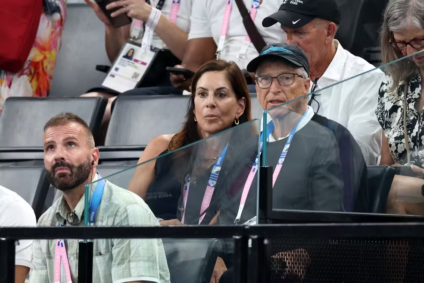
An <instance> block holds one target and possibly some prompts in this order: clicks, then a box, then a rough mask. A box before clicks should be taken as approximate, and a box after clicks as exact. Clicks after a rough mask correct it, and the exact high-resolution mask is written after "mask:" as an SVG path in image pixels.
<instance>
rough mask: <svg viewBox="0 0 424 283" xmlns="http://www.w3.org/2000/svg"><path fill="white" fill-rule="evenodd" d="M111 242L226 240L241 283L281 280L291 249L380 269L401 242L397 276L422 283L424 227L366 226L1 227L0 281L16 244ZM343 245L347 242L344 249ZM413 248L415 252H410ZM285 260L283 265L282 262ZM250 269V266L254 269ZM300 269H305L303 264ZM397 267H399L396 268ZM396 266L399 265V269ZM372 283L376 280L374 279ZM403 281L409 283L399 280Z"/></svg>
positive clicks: (82, 267) (8, 274)
mask: <svg viewBox="0 0 424 283" xmlns="http://www.w3.org/2000/svg"><path fill="white" fill-rule="evenodd" d="M112 238H113V239H119V238H127V239H128V238H131V239H143V238H144V239H146V238H150V239H152V238H161V239H165V238H174V239H183V238H184V239H200V238H218V239H225V238H226V239H228V238H231V239H233V240H234V268H233V270H234V282H240V283H246V282H252V283H253V282H255V283H256V282H280V281H281V278H283V277H284V276H285V275H279V274H277V273H276V270H279V272H280V273H281V270H283V271H284V272H286V270H288V267H287V266H285V267H284V268H282V269H281V268H280V267H278V268H276V267H275V265H276V264H277V265H278V264H280V263H281V261H277V259H276V257H275V254H276V253H280V252H288V253H290V251H291V250H297V249H299V248H300V249H302V248H303V249H306V251H307V252H309V254H310V255H308V257H310V258H309V259H308V260H309V261H310V262H321V261H322V258H321V255H323V249H325V256H326V258H331V257H335V256H336V255H337V256H338V259H339V261H340V260H341V261H343V260H346V261H348V260H349V259H350V258H351V257H352V256H351V255H355V257H354V260H355V262H354V264H356V265H358V266H359V264H360V262H362V263H361V264H362V265H363V264H365V263H366V262H367V266H372V264H374V265H380V264H381V265H384V264H386V263H385V261H382V260H381V259H382V258H384V259H385V258H386V257H387V256H388V254H387V253H388V250H387V249H386V248H385V247H388V246H390V247H391V246H393V243H398V242H399V243H404V244H402V245H403V247H404V248H403V251H401V253H403V254H401V255H400V256H402V258H405V260H406V261H407V263H405V267H404V269H400V271H398V273H402V272H404V273H405V274H406V273H408V274H409V275H408V276H411V275H410V274H411V272H412V273H414V274H415V273H417V274H415V275H414V277H411V278H414V280H419V282H423V281H420V280H421V279H423V280H424V278H423V277H424V272H423V268H424V265H423V263H424V260H423V259H424V224H422V223H393V224H378V223H371V224H287V225H257V226H185V227H63V228H57V227H52V228H0V282H2V283H3V282H5V283H9V282H10V283H12V282H14V262H15V260H14V259H15V241H17V240H21V239H112ZM412 242H413V244H412ZM311 243H314V244H311ZM346 243H349V245H347V244H346ZM352 243H355V245H352ZM370 243H371V244H370ZM296 245H297V246H296ZM377 246H378V249H377V250H375V251H378V252H380V253H381V255H379V256H378V257H376V260H375V261H373V259H372V257H371V258H370V256H369V255H368V257H367V258H363V257H361V253H363V252H364V251H365V250H369V249H370V247H371V248H374V249H375V247H377ZM352 247H354V248H352ZM412 247H413V249H414V251H411V249H412ZM79 249H80V251H79V262H78V270H79V282H83V283H86V282H92V279H91V277H92V276H91V274H92V268H93V245H92V243H91V242H90V241H88V243H85V242H83V241H82V242H81V243H80V246H79ZM340 249H342V250H343V252H342V253H341V252H340V251H339V250H340ZM362 250H363V251H362ZM317 251H318V252H317ZM412 252H414V255H413V256H414V258H413V262H411V259H407V258H408V254H411V255H412ZM371 255H372V254H371ZM296 257H298V255H296V254H294V258H295V259H296ZM397 257H398V258H399V255H397ZM398 258H396V259H395V262H398V261H399V259H398ZM377 259H378V260H377ZM285 260H286V261H287V259H285ZM296 260H297V259H296ZM310 262H309V263H307V265H310V266H314V265H313V264H312V265H311V263H310ZM370 262H371V263H372V264H371V263H370ZM347 263H348V262H346V263H345V264H344V265H346V266H348V265H349V268H350V269H349V270H353V269H352V264H347ZM250 265H253V267H252V266H250ZM303 265H305V264H304V263H303ZM362 265H360V266H359V267H361V269H358V270H357V272H359V273H360V274H362V273H361V270H362V272H363V273H364V274H363V276H371V275H370V274H371V273H370V274H368V273H369V272H365V271H364V270H365V269H364V267H363V266H362ZM273 266H274V267H273ZM389 266H390V265H389ZM396 266H399V264H398V265H396ZM401 266H403V265H402V264H401ZM359 267H358V268H359ZM344 268H345V267H340V270H339V271H338V272H339V273H341V272H342V271H343V272H347V271H346V270H344ZM289 269H290V268H289ZM383 269H384V268H382V270H383ZM384 270H385V269H384ZM374 271H375V268H374ZM406 271H408V272H406ZM284 272H283V273H284ZM305 272H306V271H305ZM331 272H333V271H331ZM334 272H336V271H334ZM375 272H377V271H375ZM379 272H380V271H379ZM381 272H382V271H381ZM402 274H403V273H402ZM420 274H422V276H421V275H420ZM302 276H303V275H302ZM321 276H322V274H321ZM326 276H327V275H326ZM328 276H329V275H328ZM373 276H374V277H373V278H375V276H376V275H375V274H374V275H373ZM399 276H403V275H399ZM405 276H406V275H405ZM284 278H286V277H284ZM358 278H359V277H358ZM367 278H368V277H367ZM290 280H291V279H287V278H286V280H283V281H282V282H298V281H296V280H298V279H296V280H294V279H293V280H292V281H290ZM340 280H342V279H340ZM358 280H359V279H358ZM360 280H362V279H360ZM343 281H346V280H343ZM343 281H339V282H343ZM306 282H308V281H306ZM310 282H314V281H310ZM315 282H324V281H315ZM363 282H365V281H363ZM368 282H370V281H368ZM374 282H380V281H378V280H374ZM386 282H392V281H386ZM393 282H395V281H393ZM402 282H408V281H405V280H403V281H402ZM409 282H413V281H409ZM415 282H418V281H415Z"/></svg>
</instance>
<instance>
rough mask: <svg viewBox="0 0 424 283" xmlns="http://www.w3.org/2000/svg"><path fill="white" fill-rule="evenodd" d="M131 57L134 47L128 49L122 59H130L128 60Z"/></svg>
mask: <svg viewBox="0 0 424 283" xmlns="http://www.w3.org/2000/svg"><path fill="white" fill-rule="evenodd" d="M133 57H134V48H131V49H129V50H128V52H127V54H125V55H124V56H123V58H124V59H127V60H130V61H132V59H133Z"/></svg>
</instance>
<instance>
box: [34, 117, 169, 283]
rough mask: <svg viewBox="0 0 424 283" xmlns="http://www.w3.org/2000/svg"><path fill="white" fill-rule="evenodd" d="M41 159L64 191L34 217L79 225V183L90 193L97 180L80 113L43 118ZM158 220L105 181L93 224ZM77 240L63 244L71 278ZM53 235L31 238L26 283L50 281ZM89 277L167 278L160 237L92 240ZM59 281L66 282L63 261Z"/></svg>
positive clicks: (95, 155) (101, 280)
mask: <svg viewBox="0 0 424 283" xmlns="http://www.w3.org/2000/svg"><path fill="white" fill-rule="evenodd" d="M43 140H44V141H43V142H44V164H45V167H46V170H47V172H48V173H49V177H50V180H51V183H52V185H53V186H55V187H56V188H57V189H59V190H61V191H62V192H63V196H62V197H60V198H59V199H58V200H57V201H56V202H55V203H54V204H53V206H52V207H50V208H49V209H48V210H47V211H46V212H45V213H44V214H43V215H42V216H41V218H40V219H39V222H38V225H39V226H59V225H63V226H68V227H70V226H84V225H83V222H84V221H83V217H84V189H85V185H86V184H89V183H91V182H93V181H94V182H95V183H93V184H92V185H90V187H91V188H90V197H91V195H92V194H93V192H94V190H95V189H96V186H97V182H96V181H97V180H98V174H97V173H96V165H97V164H98V161H99V150H98V149H97V148H95V146H94V139H93V135H92V133H91V132H90V129H89V128H88V126H87V124H85V122H84V121H83V120H81V119H80V118H79V117H77V116H75V115H73V114H70V113H66V114H60V115H58V116H56V117H54V118H52V119H51V120H50V121H49V122H47V124H46V126H45V128H44V138H43ZM158 225H159V224H158V221H157V219H156V218H155V216H154V215H153V213H152V212H151V210H150V209H149V207H148V206H147V205H146V204H145V202H144V201H143V200H142V199H141V198H140V197H139V196H137V195H136V194H134V193H132V192H130V191H127V190H124V189H122V188H119V187H118V186H116V185H114V184H112V183H110V182H108V181H106V183H105V186H104V191H103V195H102V197H101V202H100V205H99V207H98V210H97V214H96V218H95V226H115V227H116V226H123V227H125V226H158ZM78 242H79V240H66V239H65V246H66V252H67V256H68V261H69V267H70V271H71V279H72V282H73V283H76V282H78ZM56 244H57V240H38V241H34V244H33V260H32V263H33V269H31V273H30V282H31V283H55V280H54V273H55V249H56ZM93 256H94V258H93V282H96V283H109V282H110V283H112V282H114V283H121V282H143V283H148V282H157V283H167V282H170V276H169V270H168V265H167V262H166V257H165V251H164V248H163V244H162V240H160V239H99V240H94V250H93ZM60 270H61V272H60V278H61V280H60V282H63V283H66V282H67V280H66V275H65V268H64V263H63V261H62V263H61V265H60Z"/></svg>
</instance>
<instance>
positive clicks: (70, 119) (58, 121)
mask: <svg viewBox="0 0 424 283" xmlns="http://www.w3.org/2000/svg"><path fill="white" fill-rule="evenodd" d="M69 123H76V124H78V125H80V126H81V127H83V129H84V131H85V135H86V138H87V144H88V146H89V147H90V148H93V147H95V144H94V137H93V133H92V132H91V130H90V128H89V127H88V125H87V123H86V122H85V121H84V120H83V119H81V118H80V117H78V116H77V115H75V114H73V113H62V114H59V115H56V116H54V117H53V118H51V119H50V120H49V121H48V122H47V123H46V124H45V125H44V132H45V131H46V130H47V129H48V128H52V127H57V126H64V125H67V124H69Z"/></svg>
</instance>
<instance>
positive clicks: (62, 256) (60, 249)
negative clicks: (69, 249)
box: [54, 240, 72, 283]
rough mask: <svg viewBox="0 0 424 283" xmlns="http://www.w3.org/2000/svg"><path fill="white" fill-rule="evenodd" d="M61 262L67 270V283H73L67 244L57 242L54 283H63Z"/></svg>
mask: <svg viewBox="0 0 424 283" xmlns="http://www.w3.org/2000/svg"><path fill="white" fill-rule="evenodd" d="M61 260H62V263H63V268H64V269H65V274H66V283H72V279H71V270H70V268H69V262H68V255H67V254H66V247H65V242H64V241H63V240H57V242H56V250H55V257H54V283H60V282H61V268H60V262H61Z"/></svg>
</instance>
